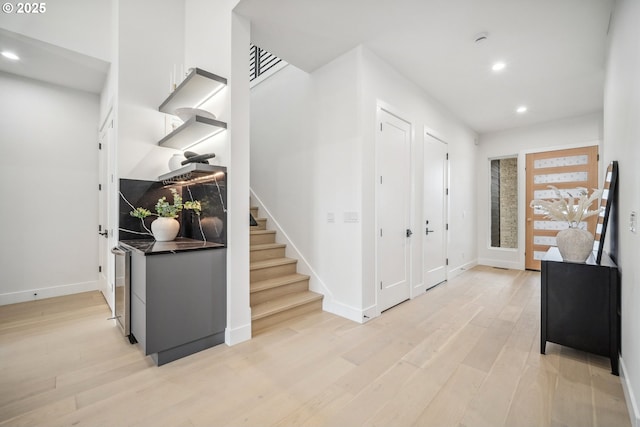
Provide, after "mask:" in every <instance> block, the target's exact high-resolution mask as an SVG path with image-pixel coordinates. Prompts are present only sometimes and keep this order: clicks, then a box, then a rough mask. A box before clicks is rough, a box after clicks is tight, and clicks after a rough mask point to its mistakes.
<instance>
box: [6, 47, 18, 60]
mask: <svg viewBox="0 0 640 427" xmlns="http://www.w3.org/2000/svg"><path fill="white" fill-rule="evenodd" d="M2 56H4V57H5V58H8V59H11V60H13V61H17V60H18V59H20V57H19V56H18V55H16V54H15V53H13V52H9V51H8V50H3V51H2Z"/></svg>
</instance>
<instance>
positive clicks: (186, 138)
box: [158, 116, 227, 150]
mask: <svg viewBox="0 0 640 427" xmlns="http://www.w3.org/2000/svg"><path fill="white" fill-rule="evenodd" d="M226 128H227V124H226V123H225V122H221V121H219V120H214V119H209V118H206V117H202V116H193V117H191V118H190V119H189V120H187V121H186V122H184V123H183V124H182V125H181V126H180V127H179V128H177V129H175V130H174V131H173V132H171V133H170V134H169V135H167V136H165V137H164V138H162V139H161V140H160V141H159V142H158V145H159V146H161V147H169V148H175V149H178V150H184V149H186V148H189V147H191V146H192V145H195V144H197V143H199V142H200V141H202V140H204V139H206V138H209V137H212V136H213V135H215V134H217V133H219V132H222V131H223V130H225V129H226Z"/></svg>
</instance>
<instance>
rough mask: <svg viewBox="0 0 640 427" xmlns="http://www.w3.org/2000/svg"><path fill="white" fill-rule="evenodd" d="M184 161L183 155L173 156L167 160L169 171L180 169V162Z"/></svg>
mask: <svg viewBox="0 0 640 427" xmlns="http://www.w3.org/2000/svg"><path fill="white" fill-rule="evenodd" d="M184 159H185V157H184V154H174V155H173V156H171V158H170V159H169V170H170V171H174V170H176V169H180V168H181V167H182V161H183V160H184Z"/></svg>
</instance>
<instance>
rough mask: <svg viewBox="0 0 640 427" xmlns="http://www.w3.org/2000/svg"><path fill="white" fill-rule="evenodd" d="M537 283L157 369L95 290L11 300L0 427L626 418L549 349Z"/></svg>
mask: <svg viewBox="0 0 640 427" xmlns="http://www.w3.org/2000/svg"><path fill="white" fill-rule="evenodd" d="M539 281H540V278H539V273H534V272H523V271H507V270H500V269H493V268H488V267H476V268H475V269H473V270H470V271H468V272H465V273H464V274H463V275H461V276H458V277H457V278H455V279H453V280H451V281H450V282H449V283H446V284H444V285H441V286H439V287H437V288H435V289H432V290H431V291H429V292H427V293H426V294H425V295H423V296H421V297H419V298H416V299H414V300H412V301H408V302H406V303H404V304H401V305H399V306H397V307H395V308H393V309H391V310H389V311H387V312H386V313H384V314H383V315H382V316H381V317H379V318H377V319H374V320H372V321H370V322H368V323H366V324H364V325H359V324H356V323H353V322H350V321H348V320H345V319H342V318H340V317H336V316H333V315H331V314H328V313H319V314H313V315H309V316H307V317H304V318H302V319H300V320H298V321H295V322H293V323H290V324H289V325H288V327H283V328H279V329H271V330H268V331H266V332H265V333H263V334H261V335H259V336H258V337H256V338H254V339H253V340H251V341H249V342H246V343H243V344H239V345H237V346H233V347H227V346H226V345H224V344H223V345H220V346H217V347H215V348H212V349H209V350H205V351H203V352H200V353H197V354H195V355H192V356H190V357H187V358H184V359H180V360H178V361H175V362H172V363H169V364H167V365H164V366H162V367H159V368H158V367H155V366H153V364H152V362H151V360H150V359H149V358H146V357H144V356H143V355H142V354H141V353H140V351H139V350H138V348H137V346H131V345H129V344H128V342H127V341H126V340H125V338H124V337H123V336H122V335H121V334H120V332H119V331H118V330H117V329H116V327H115V326H114V324H113V321H107V320H106V318H107V317H108V316H109V311H108V308H107V306H106V304H105V303H104V301H103V300H102V297H101V295H100V294H99V293H97V292H94V293H87V294H80V295H76V296H71V297H61V298H54V299H50V300H41V301H36V302H30V303H23V304H16V305H12V306H4V307H0V425H10V426H23V425H24V426H26V425H37V426H60V425H66V426H68V425H74V426H76V425H77V426H125V425H126V426H129V425H130V426H197V425H201V426H223V425H224V426H235V425H247V426H270V425H277V426H358V425H366V426H411V425H416V426H493V427H495V426H581V427H585V426H616V427H623V426H628V425H630V424H629V419H628V415H627V408H626V405H625V402H624V397H623V392H622V388H621V385H620V380H619V378H618V377H616V376H613V375H611V374H610V368H609V362H608V359H606V358H602V357H596V356H591V355H588V354H586V353H582V352H578V351H573V350H571V349H568V348H564V347H560V346H557V345H554V344H548V345H547V355H540V354H539V323H540V322H539V316H540V314H539V312H540V308H539V305H540V302H539V299H540V294H539Z"/></svg>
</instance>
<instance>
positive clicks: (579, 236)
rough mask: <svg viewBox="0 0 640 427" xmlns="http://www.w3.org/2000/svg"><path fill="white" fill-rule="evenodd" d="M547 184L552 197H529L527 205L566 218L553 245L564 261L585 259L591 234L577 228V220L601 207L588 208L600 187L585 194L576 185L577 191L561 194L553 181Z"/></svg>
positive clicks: (579, 220)
mask: <svg viewBox="0 0 640 427" xmlns="http://www.w3.org/2000/svg"><path fill="white" fill-rule="evenodd" d="M549 188H551V189H553V191H554V193H555V194H556V196H557V198H556V199H553V200H538V199H536V200H532V201H531V203H530V205H529V206H531V207H532V208H534V209H538V210H541V211H542V212H543V213H544V214H545V216H546V217H547V218H549V219H551V220H554V221H563V222H566V223H567V224H568V228H567V229H565V230H562V231H560V232H558V234H557V235H556V245H557V247H558V250H559V251H560V255H562V259H563V260H564V261H568V262H585V261H586V259H587V258H589V254H590V253H591V252H592V251H593V235H592V234H591V233H589V232H588V231H587V230H585V229H583V228H580V223H581V222H582V221H583V220H585V219H587V218H589V217H591V216H593V215H598V214H599V213H600V211H601V208H598V209H594V210H590V209H589V207H590V206H591V205H592V203H593V202H594V201H597V200H598V198H599V197H600V194H601V193H602V191H600V190H593V192H592V193H591V196H589V195H588V191H587V189H586V188H581V187H580V188H578V189H577V190H578V194H577V195H575V196H574V195H572V194H571V193H570V192H569V191H565V192H566V194H567V195H568V197H565V196H564V195H563V194H562V193H561V192H560V190H558V188H556V187H554V186H553V185H550V186H549Z"/></svg>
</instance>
